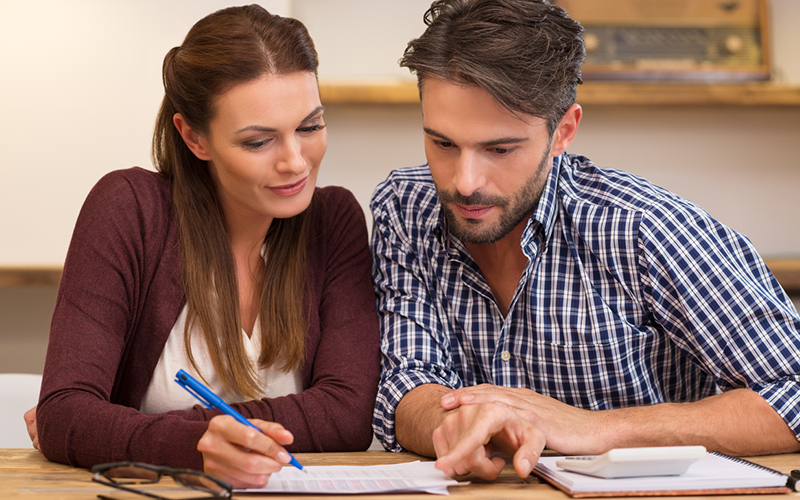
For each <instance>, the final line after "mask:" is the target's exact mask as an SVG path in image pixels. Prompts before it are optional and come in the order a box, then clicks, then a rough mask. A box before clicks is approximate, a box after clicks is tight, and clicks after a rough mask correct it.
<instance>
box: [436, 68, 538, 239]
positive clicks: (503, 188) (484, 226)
mask: <svg viewBox="0 0 800 500" xmlns="http://www.w3.org/2000/svg"><path fill="white" fill-rule="evenodd" d="M422 112H423V126H424V130H425V155H426V156H427V158H428V164H429V166H430V169H431V174H432V175H433V180H434V182H435V183H436V189H437V191H438V192H439V199H440V200H441V203H442V208H443V210H444V213H445V217H446V218H447V222H448V224H449V227H450V231H451V232H452V233H453V234H454V235H455V236H456V237H457V238H459V239H460V240H461V241H463V242H465V243H477V244H489V243H494V242H496V241H498V240H500V239H502V238H503V237H504V236H506V235H507V234H508V233H509V232H511V230H513V229H514V228H515V227H516V226H517V225H519V224H520V223H523V224H524V223H525V222H526V220H527V218H528V217H529V216H530V214H531V213H532V212H533V210H534V208H535V207H536V204H537V203H538V201H539V197H540V196H541V194H542V190H543V189H544V183H545V182H546V179H547V174H548V173H549V172H550V167H551V165H552V160H551V157H552V156H551V148H550V144H551V140H550V139H551V136H550V134H549V133H548V131H547V123H546V122H545V120H543V119H541V118H538V117H534V116H531V115H523V114H520V115H518V116H514V115H513V114H512V113H511V112H510V111H508V110H506V109H505V108H503V107H501V106H500V105H499V104H498V103H497V102H496V101H495V100H494V99H492V97H491V96H490V95H489V93H488V92H486V91H485V90H483V89H481V88H479V87H475V86H460V85H456V84H453V83H450V82H447V81H445V80H442V79H439V78H433V77H427V78H425V81H424V84H423V87H422Z"/></svg>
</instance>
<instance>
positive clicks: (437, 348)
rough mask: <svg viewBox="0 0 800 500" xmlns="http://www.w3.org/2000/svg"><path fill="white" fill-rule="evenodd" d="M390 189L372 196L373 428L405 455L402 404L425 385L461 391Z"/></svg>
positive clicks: (390, 446) (387, 445) (425, 277)
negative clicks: (376, 340) (376, 359)
mask: <svg viewBox="0 0 800 500" xmlns="http://www.w3.org/2000/svg"><path fill="white" fill-rule="evenodd" d="M390 194H391V190H390V189H385V190H384V192H381V188H380V187H379V190H378V191H376V195H375V196H374V197H373V202H372V209H373V215H374V217H375V224H374V226H373V231H372V242H371V245H372V254H373V279H374V282H375V292H376V300H377V308H378V315H379V318H380V327H381V354H382V357H381V365H382V374H381V379H380V384H379V386H378V396H377V398H376V402H375V411H374V414H373V420H372V427H373V431H374V432H375V436H376V437H377V438H378V439H379V440H380V441H381V443H382V444H383V446H384V447H385V448H386V449H387V450H389V451H404V449H403V448H402V447H401V446H400V445H399V444H398V443H397V441H396V439H395V417H394V415H395V410H396V408H397V405H398V404H399V403H400V400H401V399H402V398H403V397H404V396H405V395H406V394H407V393H408V392H409V391H411V390H412V389H414V388H415V387H418V386H420V385H423V384H439V385H443V386H446V387H450V388H454V389H455V388H459V387H461V385H462V383H461V380H460V378H459V377H458V375H457V374H456V372H455V371H454V369H453V367H452V361H451V359H450V354H449V351H450V346H449V340H448V338H447V335H446V333H445V332H444V330H443V328H442V327H441V325H440V322H439V318H438V315H437V314H436V310H435V308H434V306H433V304H434V301H433V300H432V299H431V293H433V292H432V291H431V289H430V286H429V284H428V281H427V280H430V279H436V278H435V276H432V275H430V274H426V273H423V272H422V270H421V267H420V264H419V260H418V259H417V258H416V251H415V249H414V248H413V246H412V245H411V244H410V243H409V238H408V236H407V234H406V230H405V228H404V225H403V223H402V219H401V218H400V216H399V213H400V212H399V210H398V209H397V206H398V205H397V203H396V200H392V198H391V196H390Z"/></svg>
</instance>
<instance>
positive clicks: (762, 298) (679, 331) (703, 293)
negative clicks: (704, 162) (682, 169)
mask: <svg viewBox="0 0 800 500" xmlns="http://www.w3.org/2000/svg"><path fill="white" fill-rule="evenodd" d="M659 215H660V216H659V217H658V220H660V221H661V222H660V223H659V224H655V223H653V222H652V220H650V221H647V220H646V221H645V222H644V224H643V231H642V235H643V241H644V249H645V252H644V254H643V262H644V264H643V265H644V267H645V269H644V271H643V276H645V288H646V289H647V290H649V292H648V293H649V296H650V304H651V306H652V308H653V312H654V315H655V317H656V318H657V321H658V323H660V324H661V325H662V326H663V327H664V328H665V329H666V330H667V332H668V333H669V335H670V337H671V338H672V340H673V341H674V342H675V343H676V344H677V345H678V346H680V347H681V349H683V350H685V351H686V352H688V353H689V354H690V355H691V356H692V358H693V359H694V360H695V362H696V363H698V365H700V366H701V367H702V368H703V370H704V371H705V372H706V373H709V374H710V375H711V376H713V377H714V380H715V382H716V384H717V386H718V387H719V388H721V389H722V390H729V389H734V388H747V389H750V390H752V391H754V392H756V393H758V394H759V395H761V396H762V397H763V398H764V399H765V400H766V401H767V403H769V405H770V406H772V408H773V409H774V410H775V411H776V412H777V413H778V414H779V415H780V416H781V417H782V418H783V419H784V421H785V422H786V424H787V425H788V426H789V427H790V428H791V429H792V432H794V434H795V436H796V437H798V439H799V440H800V356H798V355H797V353H798V352H800V317H799V316H798V313H797V310H796V309H795V308H794V306H793V305H792V303H791V301H790V300H789V298H788V297H787V296H786V294H785V293H784V291H783V289H782V288H781V287H780V285H779V284H778V282H777V280H776V279H775V277H774V276H773V275H772V273H770V271H769V269H767V267H766V265H765V264H764V261H763V260H762V259H761V257H759V255H758V253H757V252H756V250H755V249H754V248H753V246H752V244H751V243H750V241H749V240H748V239H747V238H745V237H744V236H742V235H740V234H738V233H736V232H734V231H732V230H730V229H728V228H727V227H725V226H724V225H722V224H720V223H719V222H717V221H715V220H713V219H712V218H711V217H709V216H708V215H707V214H705V213H704V212H702V211H690V210H685V211H683V212H680V211H674V212H672V213H669V214H667V213H661V214H659Z"/></svg>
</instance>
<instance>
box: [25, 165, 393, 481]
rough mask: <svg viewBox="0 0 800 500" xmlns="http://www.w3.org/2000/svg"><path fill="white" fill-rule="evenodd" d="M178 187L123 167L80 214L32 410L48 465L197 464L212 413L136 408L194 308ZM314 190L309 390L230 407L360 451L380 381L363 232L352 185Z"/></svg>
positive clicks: (315, 442)
mask: <svg viewBox="0 0 800 500" xmlns="http://www.w3.org/2000/svg"><path fill="white" fill-rule="evenodd" d="M171 189H172V185H171V183H170V182H169V181H168V180H166V179H165V178H164V177H163V176H161V175H159V174H156V173H154V172H150V171H147V170H143V169H140V168H133V169H129V170H120V171H116V172H112V173H110V174H108V175H106V176H105V177H103V178H102V179H101V180H100V181H99V182H98V183H97V185H96V186H95V187H94V188H93V189H92V191H91V192H90V193H89V196H88V198H87V199H86V202H85V203H84V206H83V208H82V209H81V213H80V216H79V217H78V221H77V224H76V226H75V232H74V234H73V236H72V241H71V243H70V247H69V252H68V254H67V259H66V262H65V264H64V273H63V276H62V279H61V285H60V287H59V291H58V299H57V302H56V307H55V312H54V314H53V322H52V325H51V328H50V343H49V346H48V349H47V359H46V362H45V367H44V378H43V381H42V392H41V396H40V400H39V406H38V408H37V411H36V419H37V429H38V435H39V444H40V448H41V450H42V453H43V454H44V455H45V456H46V457H47V458H48V459H50V460H53V461H56V462H63V463H67V464H70V465H74V466H79V467H90V466H92V465H94V464H98V463H104V462H114V461H123V460H132V461H138V462H146V463H151V464H161V465H169V466H172V467H189V468H194V469H201V470H202V467H203V463H202V456H201V455H200V453H199V452H198V451H197V442H198V440H199V439H200V437H201V436H202V435H203V433H204V432H205V431H206V428H207V426H208V420H209V419H210V418H211V417H213V416H214V415H216V414H218V412H217V411H211V410H206V409H204V408H202V407H200V406H199V405H198V406H195V407H194V408H193V409H192V410H186V411H173V412H169V413H165V414H157V415H145V414H143V413H140V412H139V411H138V408H139V405H140V403H141V401H142V398H143V397H144V394H145V391H146V390H147V387H148V385H149V383H150V379H151V377H152V373H153V370H154V369H155V366H156V363H157V362H158V359H159V357H160V355H161V352H162V351H163V349H164V344H165V342H166V340H167V337H168V336H169V334H170V330H171V329H172V327H173V326H174V324H175V321H176V319H177V318H178V315H179V313H180V311H181V309H182V308H183V306H184V304H185V297H184V291H183V286H182V281H181V273H180V244H179V240H178V228H177V226H176V221H175V218H174V215H173V209H172V201H171V198H172V195H171V192H172V191H171ZM317 196H318V197H319V198H320V199H321V201H322V203H320V204H319V205H318V206H319V209H317V210H316V211H315V212H314V214H313V222H312V226H311V233H310V234H311V235H312V236H311V238H310V241H309V245H308V261H307V262H308V267H307V275H308V284H309V287H308V289H309V292H308V295H307V296H306V301H305V302H306V307H307V310H308V321H309V324H308V337H307V339H306V356H305V362H304V364H303V392H301V393H300V394H294V395H289V396H284V397H279V398H274V399H263V400H260V401H250V402H247V403H240V404H236V405H233V406H234V407H235V408H236V409H237V410H239V411H240V412H241V413H242V414H243V415H244V416H245V417H247V418H259V419H263V420H270V421H274V422H279V423H281V424H282V425H283V426H284V427H286V428H287V429H288V430H289V431H291V432H292V434H293V435H294V443H293V444H292V445H291V446H288V447H287V448H288V449H289V451H295V452H297V451H354V450H364V449H366V448H367V447H368V446H369V444H370V442H371V439H372V429H371V427H370V422H371V416H372V408H373V405H374V402H375V394H376V387H377V383H378V374H379V354H378V343H379V333H378V320H377V315H376V312H375V295H374V291H373V288H372V278H371V258H370V253H369V247H368V243H367V230H366V224H365V221H364V215H363V212H362V211H361V208H360V207H359V205H358V203H357V202H356V200H355V198H354V197H353V195H352V194H351V193H350V192H349V191H347V190H345V189H343V188H339V187H326V188H322V189H318V190H317Z"/></svg>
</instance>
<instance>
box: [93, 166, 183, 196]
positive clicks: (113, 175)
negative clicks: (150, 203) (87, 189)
mask: <svg viewBox="0 0 800 500" xmlns="http://www.w3.org/2000/svg"><path fill="white" fill-rule="evenodd" d="M92 192H93V194H100V195H104V194H108V193H111V194H114V195H117V196H119V195H123V193H124V192H129V193H131V194H133V195H135V196H136V197H139V198H141V197H143V198H145V199H147V198H161V199H164V198H169V197H171V196H172V183H171V182H170V181H169V180H167V178H166V177H164V176H163V175H162V174H160V173H158V172H153V171H152V170H145V169H143V168H141V167H132V168H126V169H122V170H114V171H112V172H109V173H107V174H105V175H104V176H103V177H101V178H100V180H99V181H97V184H95V186H94V188H92Z"/></svg>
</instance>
